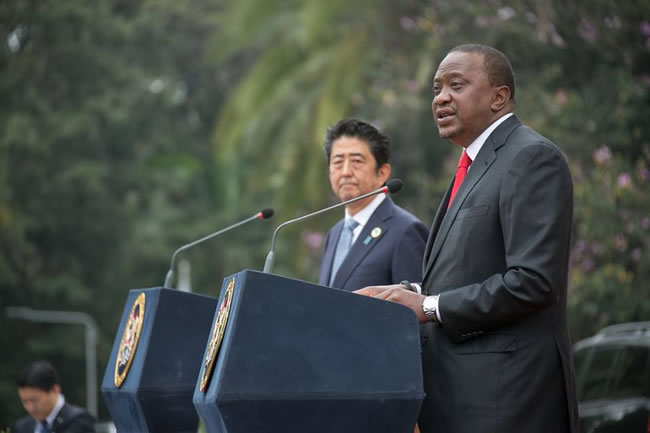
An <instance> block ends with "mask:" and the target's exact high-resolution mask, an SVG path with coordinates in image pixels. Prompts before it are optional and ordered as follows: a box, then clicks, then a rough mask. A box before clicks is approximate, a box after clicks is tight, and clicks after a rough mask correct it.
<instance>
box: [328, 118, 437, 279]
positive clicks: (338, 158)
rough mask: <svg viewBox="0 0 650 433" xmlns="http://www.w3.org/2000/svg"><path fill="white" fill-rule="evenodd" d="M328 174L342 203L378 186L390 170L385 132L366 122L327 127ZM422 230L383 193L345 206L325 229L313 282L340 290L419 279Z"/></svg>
mask: <svg viewBox="0 0 650 433" xmlns="http://www.w3.org/2000/svg"><path fill="white" fill-rule="evenodd" d="M324 149H325V154H326V155H327V161H328V164H329V179H330V184H331V186H332V191H334V194H336V196H337V197H338V198H339V199H340V200H341V201H342V202H343V201H346V200H350V199H353V198H356V197H359V196H361V195H363V194H366V193H369V192H372V191H374V190H377V189H379V188H381V187H382V186H383V185H384V184H385V183H386V181H387V180H388V178H389V176H390V172H391V167H390V164H389V163H388V159H389V156H390V145H389V141H388V137H386V136H385V135H384V134H383V133H382V132H381V131H379V130H378V129H377V128H375V127H374V126H372V125H370V124H369V123H366V122H363V121H361V120H357V119H343V120H341V121H339V122H338V123H336V124H335V125H334V126H332V127H330V128H329V129H328V130H327V134H326V136H325V144H324ZM427 233H428V230H427V228H426V226H425V225H424V224H422V222H421V221H420V220H418V219H417V218H416V217H415V216H413V215H412V214H410V213H409V212H407V211H406V210H404V209H402V208H401V207H399V206H397V205H396V204H395V203H393V200H392V199H391V198H390V197H388V196H387V195H386V194H379V195H377V196H371V197H368V198H366V199H363V200H359V201H357V202H354V203H351V204H349V205H347V206H345V218H344V219H343V220H341V221H339V222H338V223H337V224H336V225H335V226H334V227H332V228H331V229H330V230H329V232H328V233H327V237H326V238H325V247H324V252H323V261H322V264H321V271H320V279H319V284H322V285H325V286H331V287H335V288H338V289H343V290H355V289H358V288H360V287H364V286H369V285H380V284H392V283H399V282H400V281H403V280H409V281H419V280H420V278H421V277H420V276H421V275H422V266H421V263H422V255H423V253H424V245H425V242H426V239H427Z"/></svg>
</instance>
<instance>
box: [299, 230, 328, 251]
mask: <svg viewBox="0 0 650 433" xmlns="http://www.w3.org/2000/svg"><path fill="white" fill-rule="evenodd" d="M300 237H301V238H302V241H303V242H304V243H305V244H307V246H308V247H309V248H310V249H311V250H313V251H319V250H320V249H321V246H322V245H323V234H322V233H320V232H312V231H311V230H303V231H302V233H301V234H300Z"/></svg>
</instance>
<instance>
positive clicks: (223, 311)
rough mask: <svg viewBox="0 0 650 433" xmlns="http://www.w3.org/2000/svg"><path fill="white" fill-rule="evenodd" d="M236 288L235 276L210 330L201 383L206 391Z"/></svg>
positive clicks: (201, 387)
mask: <svg viewBox="0 0 650 433" xmlns="http://www.w3.org/2000/svg"><path fill="white" fill-rule="evenodd" d="M234 288H235V279H234V278H233V279H232V280H230V283H228V287H226V293H224V295H223V300H222V301H221V305H220V306H219V309H218V310H217V319H216V320H215V321H214V325H213V326H212V330H211V332H210V341H209V342H208V350H207V352H206V354H205V360H204V361H203V373H202V374H201V383H200V385H199V390H200V391H201V392H205V390H206V389H207V388H208V384H209V383H210V378H211V377H212V370H214V362H215V360H216V359H217V355H218V354H219V347H221V340H223V334H224V333H225V331H226V325H227V324H228V314H229V313H230V305H231V304H232V296H233V291H234Z"/></svg>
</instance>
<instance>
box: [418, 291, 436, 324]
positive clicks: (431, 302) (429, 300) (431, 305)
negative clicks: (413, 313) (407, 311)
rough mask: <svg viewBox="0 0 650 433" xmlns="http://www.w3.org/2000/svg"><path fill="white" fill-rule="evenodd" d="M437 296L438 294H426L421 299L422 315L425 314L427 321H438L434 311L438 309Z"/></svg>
mask: <svg viewBox="0 0 650 433" xmlns="http://www.w3.org/2000/svg"><path fill="white" fill-rule="evenodd" d="M438 296H439V295H435V296H427V297H426V298H424V301H422V311H423V312H424V315H425V316H427V319H428V320H429V322H433V323H439V322H438V315H437V313H436V310H437V309H438Z"/></svg>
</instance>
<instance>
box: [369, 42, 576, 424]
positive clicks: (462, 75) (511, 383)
mask: <svg viewBox="0 0 650 433" xmlns="http://www.w3.org/2000/svg"><path fill="white" fill-rule="evenodd" d="M433 92H434V99H433V102H432V110H433V115H434V119H435V122H436V124H437V126H438V131H439V133H440V136H441V137H443V138H448V139H449V140H450V141H451V142H453V143H454V144H457V145H459V146H461V147H462V148H463V154H462V156H461V160H460V163H459V169H458V171H457V172H456V176H455V177H454V179H453V180H452V182H451V183H450V185H449V189H448V190H447V192H446V194H445V196H444V197H443V200H442V203H441V204H440V207H439V209H438V212H437V214H436V216H435V218H434V222H433V225H432V228H431V233H430V236H429V240H428V242H427V247H426V252H425V256H424V275H423V280H422V284H421V292H422V293H421V294H418V293H417V292H418V290H419V289H420V286H419V285H417V284H414V285H413V286H414V288H415V289H416V290H415V291H407V290H404V289H402V288H401V286H386V287H369V288H365V289H362V290H360V291H359V293H361V294H365V295H370V296H376V297H378V298H381V299H387V300H391V301H394V302H398V303H401V304H403V305H406V306H409V307H410V308H411V309H412V310H413V311H414V312H415V313H416V315H417V317H418V319H419V321H420V323H422V324H423V325H422V328H421V334H422V345H423V348H422V351H423V352H422V356H423V373H424V387H425V391H426V398H425V401H424V404H423V407H422V410H421V412H420V417H419V420H418V424H419V426H420V429H421V431H422V432H423V433H429V432H436V433H458V432H472V433H475V432H499V433H510V432H526V433H531V432H539V433H543V432H544V433H546V432H571V433H577V432H578V428H579V427H578V414H577V403H576V395H575V386H574V373H573V366H572V355H571V344H570V340H569V335H568V330H567V318H566V302H567V274H568V261H569V244H570V234H571V223H572V212H573V192H572V182H571V177H570V173H569V168H568V166H567V163H566V160H565V158H564V157H563V155H562V154H561V153H560V151H559V150H558V148H557V147H556V145H555V144H553V143H552V142H551V141H550V140H548V139H547V138H545V137H543V136H541V135H540V134H538V133H537V132H535V131H533V130H532V129H530V128H528V127H526V126H524V125H522V124H521V123H520V122H519V120H518V119H517V117H516V116H515V115H514V114H513V110H514V106H515V99H514V97H515V81H514V74H513V72H512V68H511V66H510V62H509V61H508V59H507V58H506V57H505V56H504V55H503V54H502V53H501V52H499V51H497V50H495V49H493V48H490V47H486V46H482V45H462V46H459V47H456V48H454V49H452V50H451V51H450V52H449V53H448V54H447V56H446V57H445V58H444V59H443V61H442V62H441V64H440V65H439V67H438V70H437V72H436V75H435V78H434V82H433Z"/></svg>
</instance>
